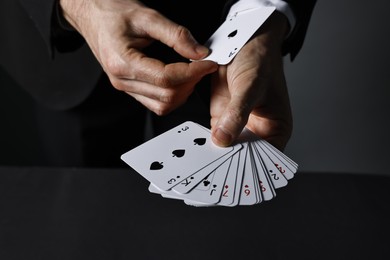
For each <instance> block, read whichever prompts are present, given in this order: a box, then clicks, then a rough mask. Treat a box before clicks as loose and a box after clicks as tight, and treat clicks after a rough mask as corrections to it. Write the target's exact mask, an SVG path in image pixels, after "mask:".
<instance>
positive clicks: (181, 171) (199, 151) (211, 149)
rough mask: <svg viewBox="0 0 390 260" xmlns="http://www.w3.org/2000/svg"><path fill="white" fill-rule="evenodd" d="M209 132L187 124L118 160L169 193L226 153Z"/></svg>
mask: <svg viewBox="0 0 390 260" xmlns="http://www.w3.org/2000/svg"><path fill="white" fill-rule="evenodd" d="M232 150H233V148H232V147H218V146H216V145H215V144H213V142H212V141H211V135H210V132H209V131H207V130H205V129H204V128H203V127H201V126H199V125H198V124H196V123H194V122H191V121H188V122H185V123H183V124H181V125H179V126H177V127H174V128H172V129H171V130H169V131H167V132H165V133H163V134H161V135H159V136H157V137H155V138H153V139H151V140H149V141H147V142H146V143H143V144H141V145H140V146H138V147H136V148H134V149H132V150H130V151H128V152H126V153H124V154H123V155H122V156H121V159H122V160H123V161H124V162H126V163H127V164H128V165H129V166H130V167H132V168H133V169H134V170H136V171H137V172H138V173H139V174H141V175H142V176H143V177H144V178H145V179H147V180H148V181H150V182H151V183H153V184H154V185H155V186H157V187H158V188H159V189H161V190H169V189H170V188H171V187H173V186H175V185H177V184H178V183H180V182H181V181H182V180H183V179H185V178H187V177H188V176H191V175H192V174H194V173H195V172H197V171H198V170H199V169H202V168H204V167H205V166H207V165H209V164H210V163H212V162H214V161H215V160H217V159H218V158H220V157H222V156H223V155H225V154H226V153H228V152H230V151H232Z"/></svg>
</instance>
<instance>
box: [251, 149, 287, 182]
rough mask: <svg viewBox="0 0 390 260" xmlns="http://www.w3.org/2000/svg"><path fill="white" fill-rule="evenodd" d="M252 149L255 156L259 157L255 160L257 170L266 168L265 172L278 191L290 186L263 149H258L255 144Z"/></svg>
mask: <svg viewBox="0 0 390 260" xmlns="http://www.w3.org/2000/svg"><path fill="white" fill-rule="evenodd" d="M252 148H253V151H254V156H255V157H256V156H257V159H255V160H254V163H255V165H256V168H257V169H260V168H265V171H267V174H268V175H269V177H270V179H271V181H272V184H273V186H274V187H275V188H276V189H278V188H281V187H284V186H286V185H287V184H288V181H287V179H286V177H285V176H284V175H283V174H282V173H281V172H280V171H279V169H278V168H276V166H275V164H274V163H273V162H272V161H271V159H270V158H269V157H268V156H267V154H266V153H265V152H264V151H263V150H262V149H258V148H257V146H256V145H255V144H252Z"/></svg>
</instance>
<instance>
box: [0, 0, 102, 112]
mask: <svg viewBox="0 0 390 260" xmlns="http://www.w3.org/2000/svg"><path fill="white" fill-rule="evenodd" d="M54 4H55V0H1V1H0V34H1V36H2V40H1V41H0V57H1V58H0V67H1V68H2V69H4V70H5V71H6V72H7V73H8V74H9V75H10V77H11V78H13V80H14V81H15V82H16V83H17V84H18V85H20V86H21V87H22V88H23V89H25V90H26V91H27V92H28V93H30V94H31V95H32V96H33V97H34V99H36V100H37V101H38V102H39V103H41V104H43V105H45V106H47V107H50V108H55V109H68V108H71V107H74V106H77V105H78V104H80V103H81V102H82V101H83V100H85V99H86V97H88V95H89V94H90V93H91V91H92V90H93V88H94V87H95V85H96V82H97V81H98V79H99V77H100V76H101V73H102V69H101V66H100V65H99V63H98V62H97V61H96V58H95V57H94V56H93V54H92V52H91V51H90V49H89V48H88V46H87V45H86V44H84V45H83V46H81V47H78V48H77V49H74V50H73V51H70V52H64V53H60V52H58V51H56V50H55V48H54V47H53V44H52V30H53V27H52V26H53V23H52V21H53V20H52V19H53V11H54V6H55V5H54ZM53 55H54V58H53Z"/></svg>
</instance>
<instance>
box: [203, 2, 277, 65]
mask: <svg viewBox="0 0 390 260" xmlns="http://www.w3.org/2000/svg"><path fill="white" fill-rule="evenodd" d="M274 10H275V7H271V6H264V7H260V8H256V9H250V10H246V11H242V12H238V13H236V14H235V15H233V16H229V17H228V18H227V19H226V20H225V21H224V23H223V24H222V25H221V26H220V27H219V28H218V29H217V30H216V31H215V32H214V34H213V35H212V36H211V37H210V38H209V39H208V40H207V42H206V43H205V46H207V47H209V49H210V50H211V53H210V55H209V56H207V57H206V58H204V60H211V61H214V62H216V63H218V64H221V65H226V64H228V63H229V62H230V61H231V60H232V59H233V58H234V57H235V56H236V55H237V53H238V52H239V51H240V50H241V48H242V47H243V46H244V45H245V44H246V43H247V41H248V40H249V39H250V38H251V37H252V36H253V34H254V33H255V32H256V31H257V30H258V29H259V28H260V26H261V25H262V24H263V23H264V22H265V21H266V20H267V18H268V17H269V16H270V15H271V14H272V13H273V12H274Z"/></svg>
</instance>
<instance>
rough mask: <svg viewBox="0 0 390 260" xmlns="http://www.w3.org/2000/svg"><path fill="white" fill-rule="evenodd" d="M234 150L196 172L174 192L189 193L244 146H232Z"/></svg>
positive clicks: (174, 189) (174, 188)
mask: <svg viewBox="0 0 390 260" xmlns="http://www.w3.org/2000/svg"><path fill="white" fill-rule="evenodd" d="M232 148H233V149H232V150H231V151H230V152H228V153H227V154H225V155H223V156H222V157H220V158H219V159H217V160H215V161H214V162H212V163H211V164H209V165H207V166H206V167H204V168H203V169H200V170H199V171H197V172H195V173H194V174H193V175H191V176H189V177H187V178H186V179H184V180H183V181H181V182H180V183H179V184H177V185H176V186H174V187H173V188H172V190H173V191H175V192H177V193H180V194H184V193H188V192H189V191H190V190H192V189H193V188H194V187H195V186H197V185H198V184H199V183H200V182H201V181H202V180H203V179H204V178H206V177H207V176H208V175H209V174H210V173H211V172H212V171H213V170H214V169H216V168H217V167H219V166H220V165H222V164H223V163H224V162H225V161H226V160H228V159H229V158H230V157H232V156H233V154H235V153H236V152H238V151H239V150H240V149H241V148H242V145H241V144H236V145H234V146H232Z"/></svg>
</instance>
